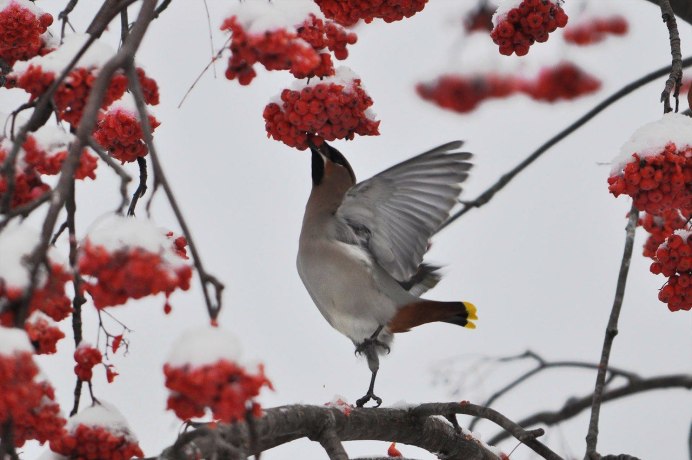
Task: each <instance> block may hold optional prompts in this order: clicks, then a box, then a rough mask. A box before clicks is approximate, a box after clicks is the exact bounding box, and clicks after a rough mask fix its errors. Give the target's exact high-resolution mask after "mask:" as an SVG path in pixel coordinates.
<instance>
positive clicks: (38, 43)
mask: <svg viewBox="0 0 692 460" xmlns="http://www.w3.org/2000/svg"><path fill="white" fill-rule="evenodd" d="M52 23H53V16H51V15H50V14H48V13H44V12H43V11H41V9H39V8H38V7H36V6H35V5H34V3H33V2H31V1H29V0H13V1H11V2H5V5H4V8H3V9H2V10H0V59H2V60H3V61H4V62H5V63H6V64H7V65H8V66H10V67H12V66H13V65H14V63H15V62H16V61H23V60H26V59H30V58H32V57H34V56H38V55H43V54H46V53H48V52H50V51H51V49H50V47H49V46H48V45H46V42H45V41H44V37H42V35H43V34H44V33H45V32H46V30H47V29H48V26H50V25H51V24H52Z"/></svg>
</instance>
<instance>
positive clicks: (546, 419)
mask: <svg viewBox="0 0 692 460" xmlns="http://www.w3.org/2000/svg"><path fill="white" fill-rule="evenodd" d="M670 388H681V389H687V390H692V375H690V374H679V375H663V376H658V377H650V378H642V379H639V380H633V381H631V382H629V383H628V384H626V385H623V386H621V387H618V388H615V389H612V390H608V391H606V392H604V393H603V395H602V398H601V401H602V402H608V401H614V400H616V399H619V398H624V397H626V396H631V395H634V394H637V393H643V392H646V391H653V390H664V389H670ZM592 400H593V394H588V395H586V396H583V397H580V398H570V399H569V400H568V401H567V402H566V403H565V405H564V406H562V408H561V409H559V410H557V411H554V412H550V411H545V412H539V413H537V414H534V415H531V416H529V417H526V418H525V419H523V420H519V421H518V422H517V423H518V424H519V425H521V426H523V427H530V426H536V425H545V426H552V425H556V424H558V423H561V422H564V421H565V420H569V419H571V418H572V417H575V416H576V415H578V414H580V413H581V412H582V411H584V410H586V409H588V408H589V407H591V402H592ZM509 437H510V435H509V434H508V433H498V434H497V435H495V436H493V437H492V438H490V440H489V441H488V443H489V444H498V443H500V442H501V441H503V440H505V439H507V438H509Z"/></svg>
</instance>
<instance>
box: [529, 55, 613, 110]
mask: <svg viewBox="0 0 692 460" xmlns="http://www.w3.org/2000/svg"><path fill="white" fill-rule="evenodd" d="M600 87H601V82H600V81H599V80H598V79H597V78H595V77H593V76H591V75H589V74H588V73H586V72H585V71H583V70H582V69H580V68H579V67H577V66H576V65H575V64H572V63H570V62H562V63H560V64H558V65H557V66H555V67H550V68H546V69H543V70H542V71H541V72H540V74H539V75H538V78H536V80H534V81H531V82H528V83H527V84H526V85H525V87H524V89H523V91H524V92H525V93H526V94H528V95H529V96H531V97H532V98H533V99H536V100H539V101H548V102H554V101H557V100H571V99H576V98H578V97H580V96H584V95H586V94H590V93H593V92H594V91H597V90H598V89H599V88H600Z"/></svg>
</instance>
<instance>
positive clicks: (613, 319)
mask: <svg viewBox="0 0 692 460" xmlns="http://www.w3.org/2000/svg"><path fill="white" fill-rule="evenodd" d="M638 222H639V211H638V210H637V208H635V207H634V205H632V208H631V209H630V214H629V220H628V221H627V228H626V238H625V249H624V252H623V255H622V262H621V263H620V272H619V274H618V282H617V287H616V288H615V299H614V300H613V308H612V310H611V311H610V318H609V319H608V326H607V327H606V333H605V339H604V340H603V350H602V352H601V360H600V362H599V365H598V373H597V375H596V385H595V388H594V393H593V399H592V402H591V417H590V419H589V430H588V433H587V435H586V454H585V455H584V459H585V460H591V459H595V458H598V454H597V453H596V444H597V442H598V418H599V415H600V410H601V402H602V400H603V390H604V388H605V378H606V373H607V371H608V361H609V359H610V352H611V349H612V347H613V341H614V339H615V336H616V335H617V333H618V319H619V318H620V310H621V309H622V301H623V298H624V296H625V286H626V285H627V275H628V273H629V269H630V262H631V261H632V248H633V247H634V234H635V230H636V229H637V223H638Z"/></svg>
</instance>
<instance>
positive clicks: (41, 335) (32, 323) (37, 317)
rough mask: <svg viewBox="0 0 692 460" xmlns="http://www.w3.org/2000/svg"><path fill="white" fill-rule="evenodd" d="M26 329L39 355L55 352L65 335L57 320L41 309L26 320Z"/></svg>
mask: <svg viewBox="0 0 692 460" xmlns="http://www.w3.org/2000/svg"><path fill="white" fill-rule="evenodd" d="M24 330H25V331H26V333H27V335H28V336H29V340H30V341H31V344H32V345H33V346H34V348H35V349H36V354H38V355H45V354H52V353H55V352H56V351H57V348H56V346H57V343H58V341H59V340H60V339H62V338H64V337H65V334H64V333H63V332H62V331H61V330H60V329H59V328H58V326H57V324H55V321H53V320H52V319H51V318H50V317H48V316H47V315H45V314H44V313H41V312H40V311H36V312H34V313H32V315H31V316H30V317H29V318H28V319H27V320H26V322H25V323H24Z"/></svg>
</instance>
